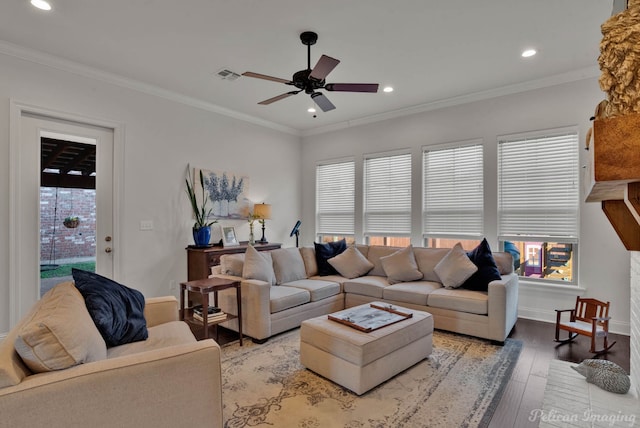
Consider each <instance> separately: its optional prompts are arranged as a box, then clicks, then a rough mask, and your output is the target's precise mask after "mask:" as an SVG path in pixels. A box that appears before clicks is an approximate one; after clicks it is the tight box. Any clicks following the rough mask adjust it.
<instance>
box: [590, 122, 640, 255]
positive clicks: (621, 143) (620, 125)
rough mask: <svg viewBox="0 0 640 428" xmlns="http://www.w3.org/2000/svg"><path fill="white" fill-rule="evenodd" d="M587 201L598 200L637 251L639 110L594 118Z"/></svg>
mask: <svg viewBox="0 0 640 428" xmlns="http://www.w3.org/2000/svg"><path fill="white" fill-rule="evenodd" d="M590 153H591V159H590V165H589V168H590V171H589V175H590V188H589V191H588V192H587V198H586V201H587V202H601V203H602V210H603V211H604V213H605V215H606V216H607V218H608V219H609V221H610V222H611V224H612V226H613V228H614V229H615V231H616V233H617V234H618V236H619V237H620V240H621V241H622V243H623V244H624V246H625V248H626V249H627V250H631V251H640V114H630V115H625V116H618V117H613V118H607V119H597V120H596V121H594V124H593V142H592V144H591V147H590Z"/></svg>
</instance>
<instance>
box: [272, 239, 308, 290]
mask: <svg viewBox="0 0 640 428" xmlns="http://www.w3.org/2000/svg"><path fill="white" fill-rule="evenodd" d="M271 259H272V260H273V272H274V273H275V275H276V284H277V285H280V284H282V283H285V282H291V281H297V280H299V279H306V278H307V271H306V269H305V267H304V261H303V260H302V256H301V255H300V250H298V249H297V248H279V249H277V250H273V251H271Z"/></svg>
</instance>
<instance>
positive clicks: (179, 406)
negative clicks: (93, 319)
mask: <svg viewBox="0 0 640 428" xmlns="http://www.w3.org/2000/svg"><path fill="white" fill-rule="evenodd" d="M43 300H44V298H43ZM41 303H42V300H41V301H40V302H38V303H37V304H36V305H35V306H34V308H33V309H32V311H31V312H30V314H29V315H27V316H26V317H25V318H24V319H23V320H22V321H21V322H20V323H19V324H18V325H17V326H16V327H15V328H14V329H12V330H11V331H10V332H9V334H8V336H7V337H6V338H5V340H4V341H2V343H0V415H2V417H0V427H3V428H4V427H38V426H46V427H51V428H53V427H91V428H100V427H105V428H107V427H135V428H140V427H180V426H202V427H204V426H206V427H222V424H223V422H222V421H223V419H222V389H221V369H220V347H219V346H218V344H217V343H215V342H214V341H213V340H204V341H200V342H198V341H196V340H195V338H194V336H193V334H192V333H191V331H190V330H189V328H188V326H187V325H186V324H184V323H183V322H181V321H178V320H177V319H178V304H177V301H176V299H175V298H174V297H159V298H150V299H147V300H146V307H145V318H146V321H147V326H148V331H149V338H148V339H147V340H146V341H143V342H135V343H130V344H126V345H122V346H118V347H114V348H109V349H108V351H107V358H106V359H103V360H100V361H94V362H89V363H84V364H79V365H76V366H73V367H70V368H68V369H64V370H58V371H51V372H46V373H39V374H32V373H31V372H30V371H29V369H28V368H27V367H26V366H25V365H24V364H23V363H22V361H21V359H20V356H19V355H18V353H17V352H16V351H15V348H14V341H15V339H16V336H17V334H18V332H19V330H20V327H21V326H22V325H23V324H24V323H25V322H26V321H28V320H29V318H30V316H31V315H32V314H33V313H34V311H36V310H37V309H38V307H39V306H40V305H41ZM69 321H70V323H72V322H73V320H69Z"/></svg>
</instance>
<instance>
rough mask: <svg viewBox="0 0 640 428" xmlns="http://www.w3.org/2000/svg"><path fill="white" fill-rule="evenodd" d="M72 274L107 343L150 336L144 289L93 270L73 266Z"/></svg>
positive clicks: (120, 342) (126, 341) (116, 343)
mask: <svg viewBox="0 0 640 428" xmlns="http://www.w3.org/2000/svg"><path fill="white" fill-rule="evenodd" d="M71 274H72V275H73V279H74V281H75V286H76V288H77V289H78V290H79V291H80V293H81V294H82V297H84V302H85V304H86V305H87V309H88V310H89V314H90V315H91V318H92V319H93V322H94V323H95V324H96V327H98V331H99V332H100V334H101V335H102V337H103V338H104V341H105V342H106V343H107V346H118V345H122V344H124V343H130V342H136V341H138V340H145V339H146V338H147V336H148V333H147V321H146V320H145V318H144V296H143V295H142V293H140V292H139V291H138V290H134V289H132V288H129V287H126V286H124V285H122V284H119V283H117V282H115V281H113V280H111V279H109V278H106V277H104V276H101V275H98V274H96V273H94V272H87V271H84V270H79V269H72V270H71Z"/></svg>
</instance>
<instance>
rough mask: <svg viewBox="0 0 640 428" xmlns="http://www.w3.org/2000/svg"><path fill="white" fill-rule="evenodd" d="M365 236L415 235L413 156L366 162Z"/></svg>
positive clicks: (391, 157)
mask: <svg viewBox="0 0 640 428" xmlns="http://www.w3.org/2000/svg"><path fill="white" fill-rule="evenodd" d="M364 187H365V189H364V191H365V195H364V233H365V235H383V236H390V235H410V234H411V153H406V154H399V155H392V156H381V157H370V158H366V159H365V161H364Z"/></svg>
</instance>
